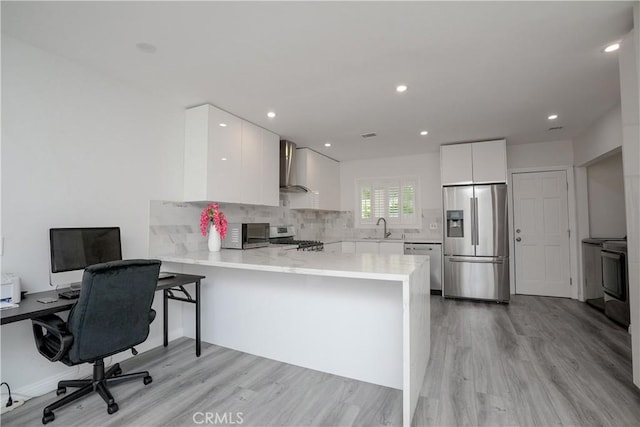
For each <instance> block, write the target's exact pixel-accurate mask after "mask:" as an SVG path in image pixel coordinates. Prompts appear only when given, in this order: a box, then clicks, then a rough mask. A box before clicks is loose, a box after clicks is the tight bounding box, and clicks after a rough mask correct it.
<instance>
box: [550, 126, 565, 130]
mask: <svg viewBox="0 0 640 427" xmlns="http://www.w3.org/2000/svg"><path fill="white" fill-rule="evenodd" d="M560 129H563V127H562V126H555V127H552V128H549V129H547V130H560Z"/></svg>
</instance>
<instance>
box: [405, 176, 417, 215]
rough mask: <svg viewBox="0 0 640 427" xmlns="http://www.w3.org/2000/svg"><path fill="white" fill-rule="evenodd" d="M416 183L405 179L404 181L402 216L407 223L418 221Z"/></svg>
mask: <svg viewBox="0 0 640 427" xmlns="http://www.w3.org/2000/svg"><path fill="white" fill-rule="evenodd" d="M416 209H417V208H416V183H415V181H413V180H405V181H403V183H402V218H403V222H405V223H416V222H417V215H418V214H417V212H416Z"/></svg>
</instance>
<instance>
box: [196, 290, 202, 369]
mask: <svg viewBox="0 0 640 427" xmlns="http://www.w3.org/2000/svg"><path fill="white" fill-rule="evenodd" d="M201 343H202V339H201V337H200V280H198V281H197V282H196V357H200V349H201Z"/></svg>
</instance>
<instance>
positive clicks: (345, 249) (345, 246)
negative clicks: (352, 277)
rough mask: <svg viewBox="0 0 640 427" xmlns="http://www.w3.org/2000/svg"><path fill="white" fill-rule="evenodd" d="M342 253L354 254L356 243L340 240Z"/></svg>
mask: <svg viewBox="0 0 640 427" xmlns="http://www.w3.org/2000/svg"><path fill="white" fill-rule="evenodd" d="M341 244H342V253H343V254H355V253H356V243H355V242H341Z"/></svg>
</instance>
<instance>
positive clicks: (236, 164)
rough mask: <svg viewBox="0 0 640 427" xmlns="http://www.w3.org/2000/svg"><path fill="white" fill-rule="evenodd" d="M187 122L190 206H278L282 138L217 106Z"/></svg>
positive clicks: (191, 113)
mask: <svg viewBox="0 0 640 427" xmlns="http://www.w3.org/2000/svg"><path fill="white" fill-rule="evenodd" d="M185 117H186V122H185V160H184V199H185V200H187V201H204V200H206V201H217V202H230V203H248V204H256V205H270V206H278V204H279V175H278V167H279V164H278V156H279V138H278V136H277V135H275V134H273V133H272V132H269V131H267V130H265V129H262V128H260V127H258V126H256V125H254V124H252V123H249V122H247V121H245V120H242V119H240V118H239V117H236V116H234V115H232V114H229V113H227V112H225V111H222V110H219V109H217V108H215V107H213V106H211V105H201V106H199V107H194V108H190V109H188V110H187V111H186V115H185Z"/></svg>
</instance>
